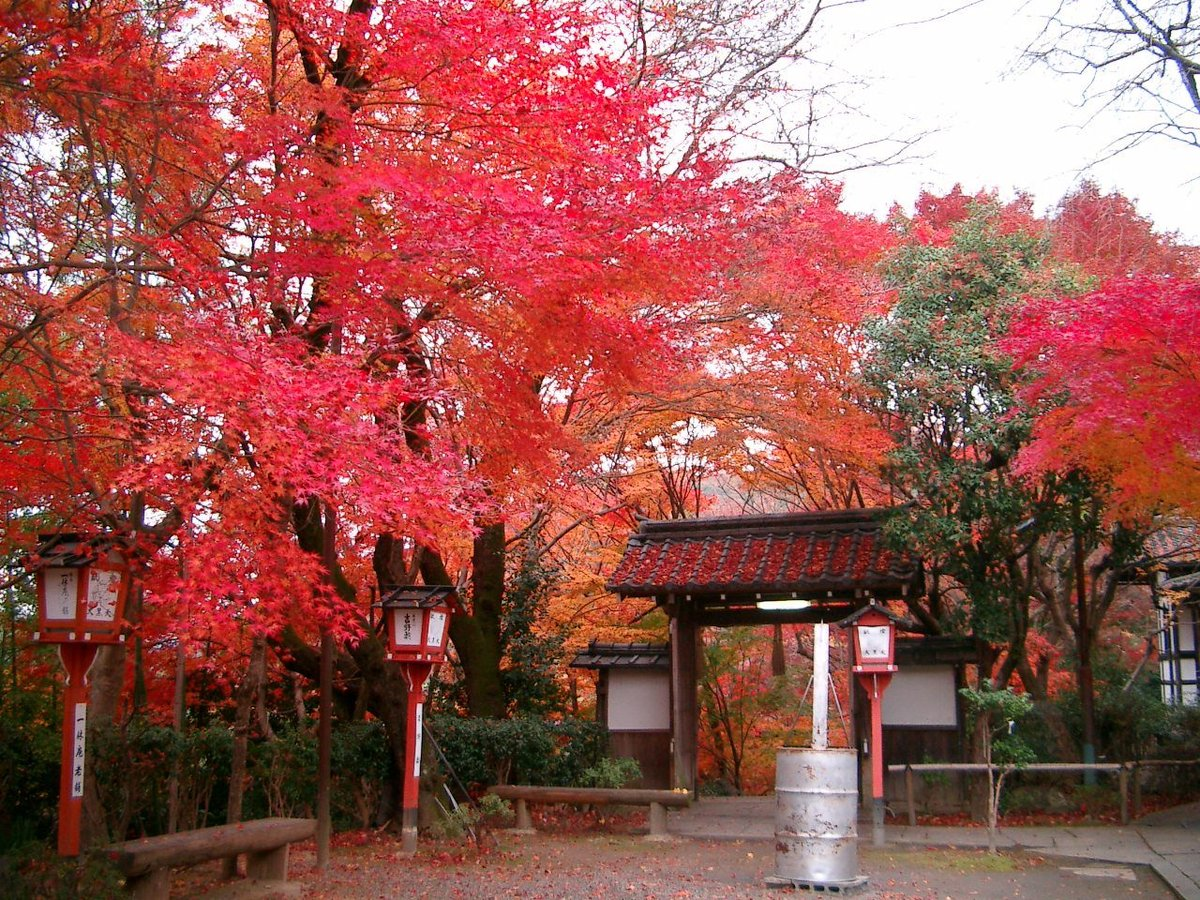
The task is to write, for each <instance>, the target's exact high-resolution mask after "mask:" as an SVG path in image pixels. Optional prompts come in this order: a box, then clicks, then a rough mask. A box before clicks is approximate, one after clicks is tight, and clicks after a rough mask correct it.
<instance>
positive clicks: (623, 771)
mask: <svg viewBox="0 0 1200 900" xmlns="http://www.w3.org/2000/svg"><path fill="white" fill-rule="evenodd" d="M641 777H642V767H641V766H639V765H638V761H637V760H636V759H632V758H630V757H628V756H621V757H617V758H616V759H613V758H612V757H610V756H606V757H604V758H603V759H601V760H599V761H598V762H597V763H596V764H595V765H594V766H589V767H588V768H586V769H584V770H583V776H582V778H581V781H582V783H583V786H584V787H598V788H622V787H625V785H627V784H630V783H632V782H634V781H637V780H638V779H639V778H641Z"/></svg>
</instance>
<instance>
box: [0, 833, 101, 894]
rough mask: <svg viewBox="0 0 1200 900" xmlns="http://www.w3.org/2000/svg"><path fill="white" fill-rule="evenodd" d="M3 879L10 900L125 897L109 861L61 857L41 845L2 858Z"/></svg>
mask: <svg viewBox="0 0 1200 900" xmlns="http://www.w3.org/2000/svg"><path fill="white" fill-rule="evenodd" d="M0 879H3V884H4V896H5V897H8V898H9V900H76V898H78V897H120V896H121V895H122V894H123V893H124V891H123V884H124V881H123V879H122V877H121V873H120V872H118V871H117V869H116V868H115V867H114V866H113V864H112V863H111V862H110V861H109V860H108V858H107V857H105V856H103V855H102V854H85V855H83V856H80V857H78V858H72V857H62V856H59V855H58V854H57V853H56V852H55V851H54V849H53V848H52V847H50V846H49V845H47V844H42V843H32V844H26V845H24V846H22V847H18V848H14V849H12V850H10V852H9V853H8V854H7V855H6V856H4V857H2V858H0Z"/></svg>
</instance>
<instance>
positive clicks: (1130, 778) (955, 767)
mask: <svg viewBox="0 0 1200 900" xmlns="http://www.w3.org/2000/svg"><path fill="white" fill-rule="evenodd" d="M1198 764H1200V760H1195V759H1153V760H1143V761H1141V762H1126V763H1031V764H1030V765H1027V766H995V765H994V766H992V770H993V771H995V772H1001V771H1003V772H1105V773H1109V774H1112V773H1113V772H1115V773H1116V774H1117V792H1118V793H1119V794H1120V797H1121V824H1122V825H1128V824H1129V819H1130V809H1131V808H1132V811H1133V818H1138V817H1139V816H1141V814H1142V770H1143V769H1147V768H1151V767H1155V766H1194V765H1198ZM887 768H888V771H889V772H903V773H904V800H905V803H906V805H907V807H908V824H909V825H916V824H917V807H916V803H915V801H914V790H913V774H914V773H920V772H937V773H945V772H980V773H982V772H986V771H987V770H988V766H987V764H986V763H909V764H907V765H906V764H898V765H890V766H888V767H887ZM1131 795H1132V797H1131Z"/></svg>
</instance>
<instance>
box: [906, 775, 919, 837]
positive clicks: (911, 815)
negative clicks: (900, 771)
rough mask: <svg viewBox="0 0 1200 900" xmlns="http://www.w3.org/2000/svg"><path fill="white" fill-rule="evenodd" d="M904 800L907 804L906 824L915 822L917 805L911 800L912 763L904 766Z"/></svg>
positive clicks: (914, 823)
mask: <svg viewBox="0 0 1200 900" xmlns="http://www.w3.org/2000/svg"><path fill="white" fill-rule="evenodd" d="M904 802H905V803H906V804H907V805H908V824H909V825H916V824H917V805H916V802H915V801H914V800H913V770H912V764H911V763H910V764H909V765H907V766H905V767H904Z"/></svg>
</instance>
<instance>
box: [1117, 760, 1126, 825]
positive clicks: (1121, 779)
mask: <svg viewBox="0 0 1200 900" xmlns="http://www.w3.org/2000/svg"><path fill="white" fill-rule="evenodd" d="M1117 790H1119V791H1120V792H1121V824H1122V825H1128V824H1129V765H1128V763H1122V764H1121V768H1120V769H1118V770H1117Z"/></svg>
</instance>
